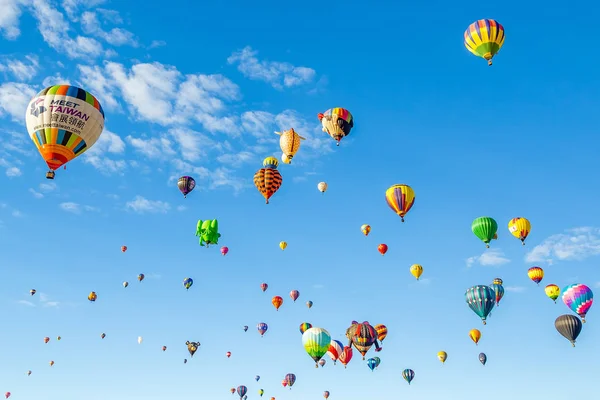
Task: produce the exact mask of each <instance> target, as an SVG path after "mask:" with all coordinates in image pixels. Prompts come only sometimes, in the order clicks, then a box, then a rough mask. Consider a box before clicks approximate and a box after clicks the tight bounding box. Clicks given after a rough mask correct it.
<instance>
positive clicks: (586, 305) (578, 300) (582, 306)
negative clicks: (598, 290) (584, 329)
mask: <svg viewBox="0 0 600 400" xmlns="http://www.w3.org/2000/svg"><path fill="white" fill-rule="evenodd" d="M562 292H563V294H562V300H563V303H565V305H566V306H567V307H569V308H570V309H571V310H573V312H574V313H576V314H577V315H579V316H580V317H581V321H582V322H583V323H585V316H586V314H587V313H588V311H589V310H590V307H592V303H593V302H594V293H593V292H592V289H590V288H589V287H587V286H586V285H583V284H581V283H576V284H573V285H569V286H567V287H565V288H564V289H563V290H562Z"/></svg>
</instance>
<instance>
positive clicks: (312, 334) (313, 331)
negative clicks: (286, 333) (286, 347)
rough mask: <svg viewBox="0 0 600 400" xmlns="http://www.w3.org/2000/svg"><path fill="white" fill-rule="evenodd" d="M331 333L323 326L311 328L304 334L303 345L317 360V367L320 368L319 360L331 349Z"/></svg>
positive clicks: (311, 356)
mask: <svg viewBox="0 0 600 400" xmlns="http://www.w3.org/2000/svg"><path fill="white" fill-rule="evenodd" d="M330 343H331V335H330V334H329V332H327V331H326V330H325V329H323V328H309V329H307V330H306V331H305V332H304V333H303V334H302V345H303V346H304V350H306V353H307V354H308V355H309V356H310V358H312V359H313V360H315V368H319V365H318V362H319V360H320V359H321V357H323V356H324V355H325V353H327V351H328V350H329V344H330Z"/></svg>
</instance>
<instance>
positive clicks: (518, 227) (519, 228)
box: [508, 217, 531, 246]
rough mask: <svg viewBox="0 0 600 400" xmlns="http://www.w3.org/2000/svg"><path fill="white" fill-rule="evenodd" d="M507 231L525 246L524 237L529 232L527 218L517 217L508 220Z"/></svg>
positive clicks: (529, 227) (529, 224)
mask: <svg viewBox="0 0 600 400" xmlns="http://www.w3.org/2000/svg"><path fill="white" fill-rule="evenodd" d="M508 231H509V232H510V233H511V234H512V235H513V236H514V237H516V238H517V239H519V240H521V243H523V246H525V239H526V238H527V236H528V235H529V232H531V223H530V222H529V220H528V219H527V218H523V217H517V218H513V219H511V220H510V221H508Z"/></svg>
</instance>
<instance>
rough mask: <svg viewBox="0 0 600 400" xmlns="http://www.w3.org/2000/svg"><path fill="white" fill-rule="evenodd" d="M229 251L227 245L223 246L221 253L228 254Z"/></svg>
mask: <svg viewBox="0 0 600 400" xmlns="http://www.w3.org/2000/svg"><path fill="white" fill-rule="evenodd" d="M227 253H229V247H226V246H223V247H221V254H222V255H226V254H227Z"/></svg>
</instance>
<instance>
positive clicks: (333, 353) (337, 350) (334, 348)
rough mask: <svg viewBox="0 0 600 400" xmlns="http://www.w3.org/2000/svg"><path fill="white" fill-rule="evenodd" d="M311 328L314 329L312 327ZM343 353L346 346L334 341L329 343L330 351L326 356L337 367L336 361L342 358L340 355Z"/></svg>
mask: <svg viewBox="0 0 600 400" xmlns="http://www.w3.org/2000/svg"><path fill="white" fill-rule="evenodd" d="M309 325H310V324H309ZM310 327H312V325H311V326H310ZM302 333H304V332H302ZM343 351H344V345H343V344H342V342H340V341H339V340H332V341H331V343H329V349H327V353H326V354H327V355H329V357H330V358H331V361H333V365H335V364H336V361H337V360H338V359H339V358H340V355H341V354H342V352H343Z"/></svg>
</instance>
